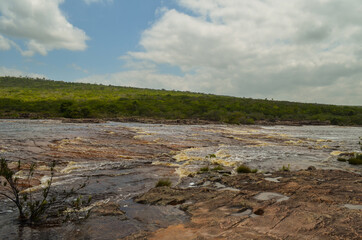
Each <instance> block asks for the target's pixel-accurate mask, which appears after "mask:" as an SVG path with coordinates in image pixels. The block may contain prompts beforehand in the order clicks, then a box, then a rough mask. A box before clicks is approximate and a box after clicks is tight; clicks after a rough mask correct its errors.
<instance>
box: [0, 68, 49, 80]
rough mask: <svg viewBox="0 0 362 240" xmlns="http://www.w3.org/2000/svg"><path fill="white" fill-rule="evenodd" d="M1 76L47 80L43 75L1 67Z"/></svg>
mask: <svg viewBox="0 0 362 240" xmlns="http://www.w3.org/2000/svg"><path fill="white" fill-rule="evenodd" d="M0 76H11V77H20V76H22V77H31V78H47V77H46V76H45V75H43V74H38V73H29V72H23V71H21V70H18V69H15V68H6V67H1V66H0Z"/></svg>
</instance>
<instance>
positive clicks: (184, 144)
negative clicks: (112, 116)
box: [0, 120, 362, 239]
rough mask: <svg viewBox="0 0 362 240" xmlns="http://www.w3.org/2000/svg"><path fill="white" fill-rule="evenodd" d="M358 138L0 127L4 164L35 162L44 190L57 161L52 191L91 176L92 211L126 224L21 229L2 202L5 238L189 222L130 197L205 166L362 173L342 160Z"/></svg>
mask: <svg viewBox="0 0 362 240" xmlns="http://www.w3.org/2000/svg"><path fill="white" fill-rule="evenodd" d="M361 136H362V128H361V127H338V126H236V125H164V124H141V123H118V122H107V123H97V124H85V123H62V122H61V121H59V120H0V156H1V157H5V158H6V159H8V160H11V161H14V162H16V161H18V160H20V161H22V162H23V163H28V162H36V163H37V175H36V177H37V178H38V180H39V183H41V182H42V180H44V179H46V177H47V176H46V171H45V170H44V169H46V166H47V165H48V164H49V163H50V162H51V161H53V160H55V161H56V163H57V165H56V168H55V169H56V174H55V178H54V184H53V185H54V186H55V187H64V188H67V187H71V186H73V185H74V184H76V183H78V182H82V181H83V180H84V179H85V178H87V177H89V178H90V182H89V185H87V187H86V188H85V189H84V190H82V191H84V193H87V194H90V195H92V196H93V204H94V205H97V204H103V203H104V204H105V203H107V202H109V201H111V202H116V203H117V204H118V206H119V209H120V210H121V211H123V212H124V213H125V214H124V215H125V216H122V218H120V217H119V216H95V217H91V218H89V219H87V220H86V221H84V222H83V223H81V224H74V223H66V224H62V225H60V226H54V227H42V228H39V227H27V226H20V225H19V224H18V223H17V220H16V216H17V213H16V209H15V207H14V206H13V205H12V204H11V203H10V202H9V201H6V200H5V199H0V202H1V203H2V204H1V206H0V239H117V238H123V237H125V236H128V235H130V234H133V233H136V232H139V231H153V230H155V229H157V228H160V227H165V226H168V225H170V224H176V223H181V222H184V221H187V219H188V216H186V215H185V214H184V213H183V212H182V211H181V210H179V209H178V208H177V207H172V206H168V207H160V206H147V205H141V204H137V203H134V202H133V201H132V198H133V197H135V196H137V195H139V194H141V193H144V192H146V191H147V190H149V189H150V188H152V187H154V185H155V183H156V182H157V181H158V180H159V179H161V178H168V179H170V180H171V182H172V183H173V185H177V184H178V183H180V179H181V178H190V179H191V180H190V181H193V180H192V179H193V176H195V175H197V172H198V171H199V169H200V168H201V167H205V166H214V165H216V164H217V165H222V166H224V167H226V168H228V169H231V170H232V169H234V168H235V167H236V166H238V165H240V164H246V165H248V166H249V167H251V168H256V169H258V170H259V171H263V172H270V171H276V170H278V169H280V168H282V167H283V166H284V167H288V168H290V169H291V170H299V169H305V168H307V167H309V166H315V167H316V168H323V169H343V170H346V171H353V172H357V173H362V168H361V166H353V165H349V164H348V163H345V162H339V161H337V157H338V155H339V154H341V153H344V152H353V151H359V150H360V146H359V145H358V141H359V137H361ZM43 182H44V181H43ZM33 187H34V189H35V190H36V189H37V188H40V187H39V185H37V184H35V185H34V186H33ZM183 187H185V186H183Z"/></svg>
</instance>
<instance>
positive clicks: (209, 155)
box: [206, 154, 216, 158]
mask: <svg viewBox="0 0 362 240" xmlns="http://www.w3.org/2000/svg"><path fill="white" fill-rule="evenodd" d="M206 158H216V155H215V154H208V155H207V156H206Z"/></svg>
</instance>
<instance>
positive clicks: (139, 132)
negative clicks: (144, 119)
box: [136, 131, 153, 135]
mask: <svg viewBox="0 0 362 240" xmlns="http://www.w3.org/2000/svg"><path fill="white" fill-rule="evenodd" d="M136 133H137V134H142V135H153V134H152V133H149V132H145V131H138V132H136Z"/></svg>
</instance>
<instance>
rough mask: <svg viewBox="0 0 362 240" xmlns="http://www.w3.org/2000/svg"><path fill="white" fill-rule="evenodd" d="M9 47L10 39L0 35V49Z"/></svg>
mask: <svg viewBox="0 0 362 240" xmlns="http://www.w3.org/2000/svg"><path fill="white" fill-rule="evenodd" d="M10 48H11V41H10V40H8V39H6V38H4V37H3V36H1V35H0V50H9V49H10Z"/></svg>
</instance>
